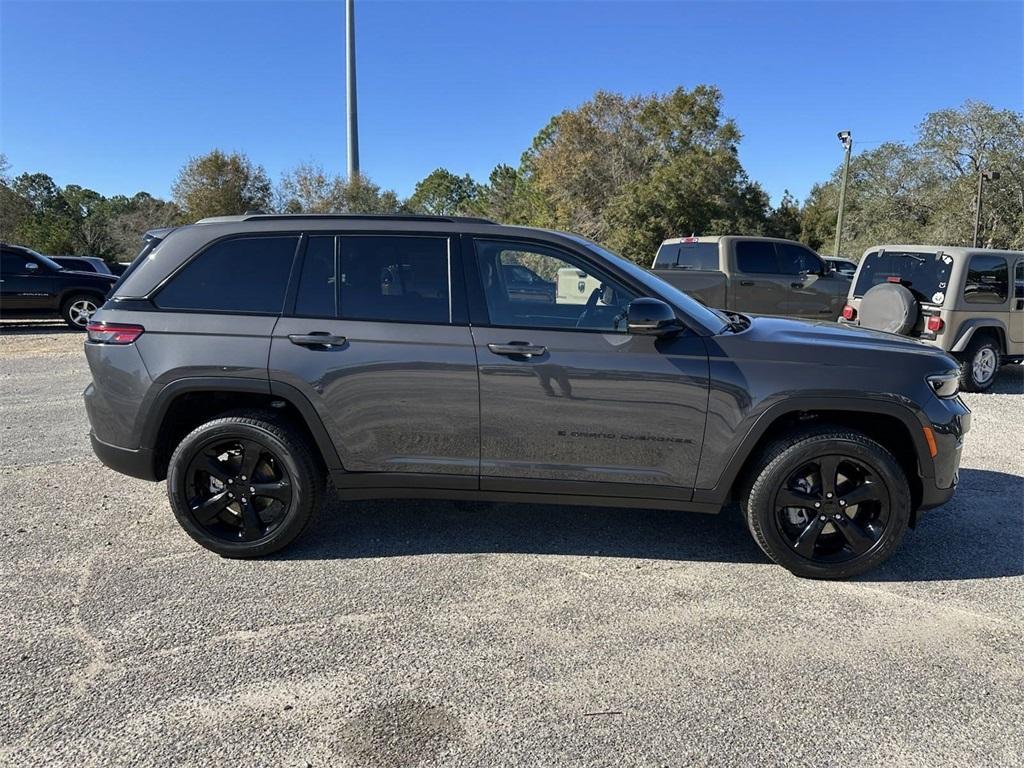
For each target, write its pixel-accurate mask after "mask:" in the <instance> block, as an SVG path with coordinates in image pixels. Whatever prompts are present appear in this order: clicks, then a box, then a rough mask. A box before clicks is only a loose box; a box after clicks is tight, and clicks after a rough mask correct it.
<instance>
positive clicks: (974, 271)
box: [964, 254, 1010, 304]
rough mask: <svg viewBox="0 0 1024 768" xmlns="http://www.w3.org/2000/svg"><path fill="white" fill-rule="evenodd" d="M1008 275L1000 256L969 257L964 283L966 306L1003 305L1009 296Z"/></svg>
mask: <svg viewBox="0 0 1024 768" xmlns="http://www.w3.org/2000/svg"><path fill="white" fill-rule="evenodd" d="M1009 282H1010V274H1009V269H1008V268H1007V266H1006V259H1004V258H1003V257H1002V256H983V255H980V254H979V255H975V256H971V261H970V263H969V264H968V265H967V279H966V280H965V281H964V301H966V302H967V303H968V304H1003V303H1004V302H1005V301H1006V297H1007V296H1008V295H1009Z"/></svg>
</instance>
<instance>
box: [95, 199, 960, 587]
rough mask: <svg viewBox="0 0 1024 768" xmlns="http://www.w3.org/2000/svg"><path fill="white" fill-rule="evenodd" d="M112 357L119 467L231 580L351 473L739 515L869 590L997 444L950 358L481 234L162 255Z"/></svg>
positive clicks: (397, 220) (807, 565)
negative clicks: (865, 581)
mask: <svg viewBox="0 0 1024 768" xmlns="http://www.w3.org/2000/svg"><path fill="white" fill-rule="evenodd" d="M520 267H521V268H522V269H519V268H520ZM524 270H528V271H529V273H530V274H531V275H532V276H535V277H531V278H530V282H531V285H533V284H536V285H539V286H541V287H542V288H543V287H544V286H552V287H548V288H545V289H543V290H539V289H538V290H532V289H531V290H524V289H523V285H522V284H521V283H522V280H521V279H519V278H518V277H516V276H517V275H519V274H526V272H525V271H524ZM581 286H582V287H581ZM85 352H86V356H87V358H88V360H89V366H90V368H91V370H92V375H93V383H92V384H90V385H89V387H88V388H87V389H86V391H85V403H86V408H87V410H88V414H89V420H90V422H91V424H92V442H93V447H94V450H95V452H96V454H97V455H98V456H99V457H100V459H101V460H102V461H103V462H104V463H105V464H107V465H108V466H110V467H112V468H114V469H116V470H118V471H121V472H124V473H126V474H129V475H133V476H135V477H141V478H144V479H147V480H161V479H164V478H166V479H167V487H168V494H169V496H170V503H171V507H172V509H173V511H174V514H175V515H176V516H177V518H178V521H179V522H180V523H181V525H182V527H183V528H184V529H185V531H186V532H187V533H188V534H189V535H190V536H192V538H194V539H195V540H196V541H197V542H199V543H200V544H202V545H203V546H204V547H207V548H208V549H211V550H213V551H214V552H217V553H219V554H221V555H224V556H227V557H252V556H259V555H265V554H268V553H270V552H274V551H276V550H279V549H281V548H282V547H284V546H285V545H287V544H289V543H290V542H291V541H292V540H294V539H295V538H296V537H297V536H298V535H299V534H300V533H301V531H302V530H303V529H304V528H305V527H306V524H307V523H308V522H309V520H310V518H311V516H312V515H313V513H314V512H315V510H316V509H317V508H318V506H319V504H320V497H321V495H322V493H323V492H324V488H325V481H326V480H327V479H328V478H329V479H330V480H331V481H332V484H333V486H334V488H335V489H336V491H337V493H338V494H340V495H341V496H342V497H343V498H345V499H367V498H409V497H413V498H444V499H476V500H490V501H524V502H547V503H558V504H564V503H574V504H584V505H610V506H620V507H641V508H652V507H653V508H661V509H669V510H682V511H694V512H707V513H714V512H718V511H719V510H721V509H722V507H723V506H724V505H727V504H728V503H730V502H732V501H736V502H738V503H739V505H740V506H741V508H742V510H743V514H744V515H745V517H746V520H747V523H748V525H749V527H750V531H751V533H752V534H753V536H754V538H755V540H756V541H757V543H758V544H759V545H760V547H761V548H762V549H763V550H764V551H765V552H766V553H767V554H768V556H769V557H771V558H772V559H773V560H775V561H777V562H778V563H780V564H781V565H783V566H785V567H786V568H788V569H790V570H791V571H793V572H794V573H797V574H800V575H804V576H811V577H819V578H842V577H847V576H851V575H854V574H857V573H861V572H863V571H865V570H867V569H869V568H871V567H873V566H875V565H877V564H878V563H880V562H882V561H883V560H885V559H886V558H887V557H888V556H889V555H890V554H891V553H892V552H893V551H894V549H895V548H896V547H897V546H898V544H899V542H900V540H901V539H902V537H903V534H904V533H905V531H906V529H907V527H908V526H912V525H914V523H915V521H916V519H917V515H918V513H919V512H920V511H922V510H926V509H929V508H931V507H935V506H937V505H939V504H942V503H944V502H945V501H946V500H948V499H949V498H950V497H951V496H952V494H953V492H954V489H955V486H956V483H957V472H958V465H959V462H960V451H961V446H962V441H963V438H964V434H965V433H966V432H967V430H968V427H969V424H970V412H969V410H968V409H967V408H966V407H965V406H964V404H963V402H962V401H961V400H960V398H959V397H958V394H957V386H958V369H957V362H956V361H955V360H954V359H953V358H951V357H950V356H949V355H948V354H946V353H945V352H943V351H941V350H937V349H934V348H932V347H930V346H928V345H926V344H922V343H920V342H917V341H912V340H908V339H903V338H899V337H897V336H894V335H892V334H886V333H880V332H875V331H868V330H863V329H855V328H844V327H841V326H839V325H837V324H835V323H830V322H811V321H799V320H787V319H782V318H768V317H750V316H745V315H741V314H738V313H726V312H721V311H714V310H711V309H707V308H706V307H704V306H702V305H701V304H700V303H698V302H697V301H695V300H693V299H691V298H690V297H689V296H687V295H686V294H685V293H682V292H681V291H679V290H678V289H676V288H673V287H672V286H671V285H669V284H668V283H666V282H664V281H662V280H660V279H659V278H657V277H655V276H654V275H652V274H651V273H649V272H648V271H647V270H644V269H642V268H640V267H638V266H636V265H634V264H632V263H630V262H628V261H626V260H624V259H621V258H619V257H618V256H615V255H614V254H612V253H609V252H608V251H606V250H604V249H603V248H602V247H601V246H599V245H597V244H595V243H593V242H590V241H588V240H585V239H583V238H580V237H577V236H574V235H569V234H563V233H558V232H548V231H543V230H537V229H528V228H521V227H510V226H501V225H498V224H494V223H492V222H489V221H485V220H481V219H469V218H435V217H414V216H407V217H370V216H275V215H248V216H237V217H226V218H217V219H207V220H204V221H201V222H199V223H197V224H195V225H192V226H185V227H179V228H176V229H172V230H160V231H154V232H151V233H149V234H148V235H147V236H146V244H145V248H144V249H143V251H142V253H141V254H140V255H139V257H138V258H137V259H136V260H135V262H134V263H133V264H132V266H131V267H130V268H129V270H128V271H126V273H125V275H124V276H122V278H121V280H120V282H119V283H118V284H117V285H116V286H115V289H114V291H113V293H112V296H111V298H110V299H109V300H108V301H107V303H106V304H105V305H104V306H103V307H102V308H100V309H99V310H98V311H97V312H96V315H95V316H94V317H93V320H92V322H91V323H90V325H89V335H88V340H87V341H86V343H85Z"/></svg>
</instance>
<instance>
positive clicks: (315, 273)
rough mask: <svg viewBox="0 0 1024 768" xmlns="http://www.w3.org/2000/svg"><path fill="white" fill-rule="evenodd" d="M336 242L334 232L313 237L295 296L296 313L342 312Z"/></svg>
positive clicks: (316, 314)
mask: <svg viewBox="0 0 1024 768" xmlns="http://www.w3.org/2000/svg"><path fill="white" fill-rule="evenodd" d="M334 243H335V237H334V235H328V236H323V235H315V236H313V237H310V238H309V243H308V244H307V245H306V257H305V259H304V260H303V262H302V273H301V274H300V275H299V288H298V293H297V295H296V297H295V314H296V315H304V316H308V317H335V316H336V315H337V314H338V285H337V279H336V275H335V271H336V262H335V258H334Z"/></svg>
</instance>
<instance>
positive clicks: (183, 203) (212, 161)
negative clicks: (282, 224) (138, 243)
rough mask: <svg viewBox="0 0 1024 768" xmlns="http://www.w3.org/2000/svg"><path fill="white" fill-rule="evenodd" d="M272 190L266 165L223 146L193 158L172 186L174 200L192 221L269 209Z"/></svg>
mask: <svg viewBox="0 0 1024 768" xmlns="http://www.w3.org/2000/svg"><path fill="white" fill-rule="evenodd" d="M271 191H272V188H271V184H270V179H269V178H267V173H266V171H264V170H263V167H262V166H259V165H254V164H253V163H252V161H251V160H249V158H248V157H246V156H245V155H244V154H242V153H240V152H233V153H231V154H225V153H224V152H222V151H220V150H219V149H214V150H213V151H211V152H209V153H208V154H205V155H202V156H200V157H193V158H191V159H190V160H189V161H188V162H187V163H186V164H185V166H184V167H183V168H182V169H181V171H180V173H179V174H178V178H177V180H176V181H175V182H174V186H173V187H172V192H173V194H174V202H175V203H176V204H177V205H178V207H179V208H181V210H182V211H183V213H184V216H185V217H186V219H188V220H191V221H195V220H197V219H202V218H205V217H207V216H226V215H231V214H240V213H245V212H246V211H247V210H251V209H261V210H262V209H268V208H269V207H270V205H271Z"/></svg>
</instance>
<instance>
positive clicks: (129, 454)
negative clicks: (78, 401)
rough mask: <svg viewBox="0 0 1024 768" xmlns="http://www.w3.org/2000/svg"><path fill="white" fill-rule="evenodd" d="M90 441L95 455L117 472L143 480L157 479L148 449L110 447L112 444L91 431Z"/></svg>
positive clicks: (151, 455)
mask: <svg viewBox="0 0 1024 768" xmlns="http://www.w3.org/2000/svg"><path fill="white" fill-rule="evenodd" d="M89 439H90V440H91V441H92V450H93V453H95V454H96V456H97V458H99V460H100V461H102V462H103V463H104V464H106V465H107V466H108V467H110V468H111V469H112V470H114V471H115V472H120V473H121V474H123V475H130V476H131V477H138V478H140V479H142V480H152V481H155V480H156V479H157V477H156V472H155V471H154V467H153V452H152V451H151V450H149V449H148V448H137V449H132V448H121V447H119V446H116V445H110V443H104V442H103V441H102V440H100V439H99V438H98V437H96V435H95V433H93V432H91V431H90V432H89Z"/></svg>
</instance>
